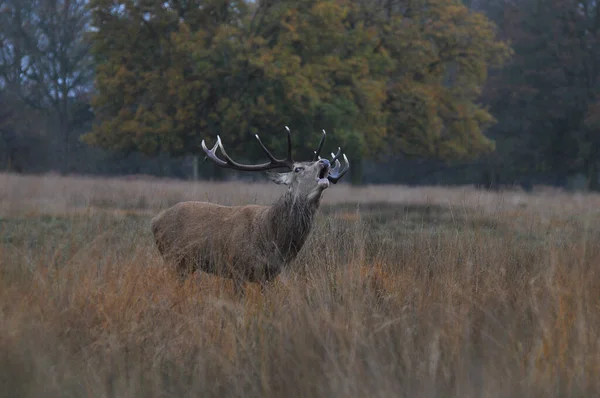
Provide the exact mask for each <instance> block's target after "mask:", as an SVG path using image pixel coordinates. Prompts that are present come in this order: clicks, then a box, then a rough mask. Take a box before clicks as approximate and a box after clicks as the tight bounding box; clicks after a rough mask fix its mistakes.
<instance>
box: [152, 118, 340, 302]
mask: <svg viewBox="0 0 600 398" xmlns="http://www.w3.org/2000/svg"><path fill="white" fill-rule="evenodd" d="M286 129H287V152H288V154H287V158H286V159H283V160H280V159H277V158H275V157H274V156H273V154H271V152H270V151H269V150H268V149H267V148H266V147H265V146H264V145H263V143H262V142H261V140H260V138H259V137H258V135H256V139H257V140H258V143H259V145H260V146H261V148H262V150H263V151H264V153H265V155H266V156H267V157H268V158H269V162H267V163H262V164H255V165H245V164H240V163H237V162H235V161H234V160H233V159H231V157H229V155H227V152H225V149H224V148H223V144H222V143H221V139H220V138H219V136H217V143H216V144H215V146H214V147H213V148H212V149H210V150H209V149H208V148H207V147H206V145H205V143H204V140H203V141H202V149H203V150H204V152H205V153H206V155H207V158H208V159H210V160H212V161H213V162H214V163H216V164H217V165H218V166H220V167H225V168H230V169H235V170H243V171H264V170H270V169H276V168H285V169H287V170H289V171H288V172H284V173H274V172H267V175H268V176H269V177H270V179H271V180H273V181H274V182H275V183H277V184H285V185H287V186H288V188H287V190H286V192H285V194H283V196H281V197H280V198H279V199H278V200H277V201H276V202H275V203H273V204H272V205H271V206H257V205H246V206H222V205H218V204H214V203H207V202H196V201H192V202H181V203H178V204H176V205H174V206H173V207H171V208H169V209H166V210H164V211H162V212H161V213H160V214H158V215H157V216H156V217H155V218H154V219H153V220H152V232H153V234H154V238H155V241H156V245H157V247H158V250H159V251H160V253H161V255H162V256H163V258H164V259H165V261H166V262H167V263H171V264H173V265H175V266H176V267H177V270H178V273H179V276H180V277H181V279H182V280H183V279H184V278H186V277H187V276H188V275H189V274H191V273H192V272H194V271H196V270H198V269H199V270H201V271H204V272H207V273H210V274H215V275H219V276H221V277H225V278H230V279H232V280H233V282H234V291H235V293H236V294H241V295H243V294H244V287H243V284H244V282H246V281H249V282H255V283H259V284H260V286H261V290H263V289H264V288H265V285H266V284H267V283H268V282H269V281H270V280H272V279H273V278H275V277H276V276H277V275H279V273H280V272H281V271H282V269H283V268H284V267H286V266H287V265H288V264H290V263H291V262H292V261H293V260H294V259H295V258H296V256H297V254H298V252H299V251H300V249H301V248H302V246H303V245H304V242H305V241H306V238H307V236H308V234H309V232H310V230H311V227H312V225H313V220H314V217H315V213H316V212H317V209H318V208H319V205H320V202H321V195H322V194H323V191H324V190H325V189H327V188H328V187H329V183H330V182H331V183H333V184H335V183H337V182H338V181H339V180H340V178H342V176H343V175H344V174H346V172H347V171H348V169H349V168H350V163H349V162H348V158H347V157H346V155H345V154H344V155H343V159H344V163H345V164H344V166H343V167H342V165H341V163H340V161H339V160H338V158H339V156H340V153H341V149H340V148H338V152H337V154H335V155H334V154H333V153H332V154H331V155H332V157H333V158H332V159H331V161H329V160H327V159H321V157H320V156H319V153H320V151H321V148H322V147H323V142H324V141H325V130H323V136H322V137H321V141H320V142H319V145H318V147H317V150H316V151H315V152H314V156H313V159H312V161H308V162H295V161H294V160H293V159H292V136H291V132H290V130H289V128H287V126H286ZM217 148H219V149H220V150H221V153H222V156H223V159H221V158H219V157H218V156H217ZM332 165H333V167H332Z"/></svg>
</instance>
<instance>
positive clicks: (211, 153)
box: [202, 136, 227, 167]
mask: <svg viewBox="0 0 600 398" xmlns="http://www.w3.org/2000/svg"><path fill="white" fill-rule="evenodd" d="M220 142H221V139H220V138H219V136H217V143H216V144H215V146H214V147H213V148H212V149H208V148H207V147H206V144H205V143H204V140H202V149H203V150H204V152H205V153H206V157H205V158H204V160H206V159H207V158H210V160H212V161H213V162H215V163H216V164H218V165H219V166H221V167H225V166H227V162H225V161H223V160H221V159H219V157H218V156H217V148H218V147H219V143H220Z"/></svg>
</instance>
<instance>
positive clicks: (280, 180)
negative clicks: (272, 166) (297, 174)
mask: <svg viewBox="0 0 600 398" xmlns="http://www.w3.org/2000/svg"><path fill="white" fill-rule="evenodd" d="M266 174H267V177H269V179H270V180H271V181H273V182H274V183H275V184H283V185H289V184H290V181H291V178H290V177H291V176H292V173H274V172H271V171H267V172H266Z"/></svg>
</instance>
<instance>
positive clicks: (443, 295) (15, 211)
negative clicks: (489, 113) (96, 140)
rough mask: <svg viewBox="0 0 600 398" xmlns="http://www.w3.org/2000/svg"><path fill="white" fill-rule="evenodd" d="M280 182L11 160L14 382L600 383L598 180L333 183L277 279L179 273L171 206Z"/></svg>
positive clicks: (9, 375) (105, 393) (92, 390)
mask: <svg viewBox="0 0 600 398" xmlns="http://www.w3.org/2000/svg"><path fill="white" fill-rule="evenodd" d="M280 192H281V190H280V188H277V187H271V186H270V185H262V184H256V185H253V184H234V183H227V184H217V183H210V184H209V183H204V184H200V183H198V184H192V183H185V182H174V181H160V180H147V181H143V180H125V179H120V180H119V179H114V180H109V179H88V178H73V177H71V178H61V177H55V176H46V177H21V176H14V175H0V217H2V218H1V221H0V394H2V395H3V396H7V397H29V396H35V397H38V396H44V397H53V396H56V397H70V396H74V397H80V396H90V397H96V396H97V397H113V396H115V397H116V396H118V397H134V396H135V397H170V396H177V397H180V396H203V397H205V396H228V397H229V396H243V397H251V396H277V397H279V396H282V397H283V396H323V397H331V396H336V397H338V396H352V397H358V396H369V397H376V396H381V397H388V396H394V397H397V396H407V397H414V396H419V397H428V396H431V397H442V396H443V397H454V396H456V397H484V396H485V397H513V396H515V397H522V396H528V397H532V396H533V397H535V396H540V397H553V396H555V397H559V396H560V397H562V396H598V393H600V377H599V376H598V375H600V339H599V338H600V267H599V266H600V227H599V224H598V220H600V216H599V215H600V207H598V204H599V203H600V201H599V197H598V196H593V195H570V194H567V193H560V192H553V193H548V192H540V193H537V194H533V195H526V194H524V193H518V192H511V193H503V194H493V193H483V192H479V191H476V190H474V189H471V188H454V189H445V188H427V189H424V188H419V189H416V188H415V189H411V188H406V187H364V188H352V187H349V186H343V185H340V186H333V187H332V188H331V189H329V190H328V191H327V192H326V193H325V203H324V206H323V208H322V210H321V213H320V215H319V217H318V223H317V225H316V227H315V230H314V231H313V233H312V235H311V237H310V239H309V241H308V243H307V245H306V246H305V248H304V249H303V251H302V253H301V256H300V258H299V259H298V261H297V262H296V264H295V266H294V267H293V269H290V270H288V271H286V272H285V273H284V274H283V275H281V276H280V277H279V278H278V280H277V281H276V283H275V284H274V285H273V286H272V287H271V288H270V289H269V290H268V291H267V292H266V293H265V294H264V295H261V294H260V292H259V290H258V289H256V288H254V289H248V293H247V296H246V297H245V298H244V299H242V300H237V299H235V298H234V296H233V295H232V289H231V283H230V282H228V281H224V280H222V279H219V278H216V277H211V276H207V275H205V274H202V275H198V276H196V277H193V278H191V279H190V280H188V281H186V283H185V284H184V285H183V286H180V285H178V283H177V281H175V280H173V279H172V277H171V274H170V273H169V272H168V270H166V269H165V267H164V265H163V263H162V261H161V260H160V258H159V257H158V254H157V252H156V250H155V248H154V246H153V243H152V239H151V236H150V232H149V228H148V227H149V220H150V217H151V216H152V215H153V214H155V213H156V211H157V210H158V209H160V208H163V207H166V206H167V205H170V204H173V203H174V202H176V201H179V200H187V199H200V200H207V199H208V200H211V201H215V202H219V203H232V204H238V203H267V202H269V201H270V200H272V199H273V198H274V197H276V195H278V194H279V193H280Z"/></svg>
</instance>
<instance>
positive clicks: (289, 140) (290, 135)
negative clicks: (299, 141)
mask: <svg viewBox="0 0 600 398" xmlns="http://www.w3.org/2000/svg"><path fill="white" fill-rule="evenodd" d="M285 129H286V130H287V143H288V147H287V150H288V155H287V160H288V161H289V162H290V163H292V164H293V163H294V160H293V158H292V132H291V131H290V128H289V127H288V126H285Z"/></svg>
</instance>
